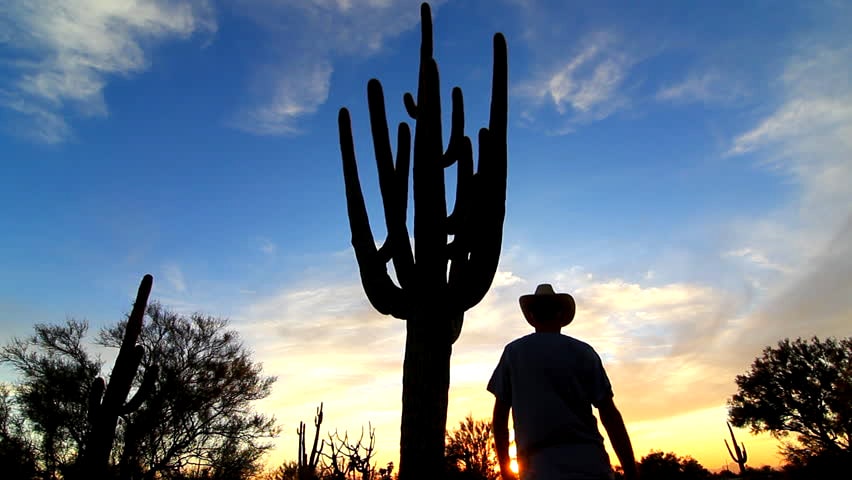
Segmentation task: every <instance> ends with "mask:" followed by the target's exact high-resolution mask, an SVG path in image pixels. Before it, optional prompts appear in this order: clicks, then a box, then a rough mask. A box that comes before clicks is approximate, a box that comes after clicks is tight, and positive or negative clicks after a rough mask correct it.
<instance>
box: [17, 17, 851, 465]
mask: <svg viewBox="0 0 852 480" xmlns="http://www.w3.org/2000/svg"><path fill="white" fill-rule="evenodd" d="M431 3H432V5H433V13H434V23H435V39H436V44H435V55H436V58H437V60H438V64H439V68H440V72H441V81H442V95H443V96H444V97H443V98H444V111H445V117H446V116H447V114H448V112H449V103H448V102H447V100H448V99H449V93H450V90H451V88H452V87H453V86H456V85H458V86H460V87H462V89H463V91H464V94H465V103H466V105H465V106H466V113H467V117H466V125H467V133H468V135H471V136H472V137H473V138H474V141H475V132H476V130H477V129H478V128H479V127H481V126H485V125H486V124H487V121H488V111H487V107H488V103H489V101H490V92H491V85H490V82H491V80H490V78H491V67H492V56H491V55H492V53H491V45H492V44H491V38H492V35H493V33H494V32H497V31H501V32H504V33H505V35H506V38H507V40H508V45H509V89H510V91H509V95H510V99H509V109H510V111H509V178H508V193H507V195H508V206H507V214H506V224H505V228H504V242H503V253H502V257H501V261H500V267H499V271H498V274H497V276H496V278H495V280H494V284H493V286H492V289H491V291H490V292H489V294H488V296H487V297H486V298H485V300H484V301H483V302H482V303H481V304H480V305H478V306H477V307H475V308H474V309H472V310H471V311H469V312H468V314H467V315H466V321H465V325H464V329H463V331H462V334H461V338H460V339H459V341H458V342H457V343H456V345H455V348H454V355H453V365H452V373H451V375H452V387H451V392H450V406H449V426H450V427H452V426H454V425H456V424H457V423H458V422H459V421H460V420H461V419H462V418H463V417H464V416H465V415H467V414H468V413H471V414H473V416H474V417H476V418H482V419H486V418H489V416H490V412H491V407H492V400H493V397H491V395H490V394H489V393H488V392H487V391H486V390H485V385H486V383H487V381H488V378H489V376H490V374H491V371H492V369H493V368H494V366H495V365H496V362H497V360H498V358H499V356H500V353H501V351H502V348H503V346H504V345H505V344H506V343H507V342H509V341H511V340H512V339H514V338H516V337H518V336H521V335H524V334H526V333H528V332H530V331H531V328H530V327H529V326H528V325H527V324H526V323H525V322H524V320H523V317H522V316H521V315H520V311H519V308H518V304H517V298H518V296H519V295H521V294H524V293H528V292H531V291H532V290H533V289H534V288H535V285H536V284H538V283H541V282H550V283H553V284H554V286H555V287H556V288H557V289H558V290H562V291H567V292H570V293H572V294H573V295H574V296H575V298H576V300H577V304H578V311H577V316H576V319H575V321H574V323H573V324H571V325H570V326H569V327H568V328H566V329H565V330H564V332H563V333H566V334H568V335H572V336H576V337H577V338H580V339H582V340H584V341H586V342H588V343H590V344H591V345H592V346H594V347H595V348H596V349H597V351H598V352H599V353H600V354H601V356H602V358H603V360H604V365H605V367H606V369H607V371H608V373H609V376H610V378H611V380H612V383H613V386H614V391H615V400H616V404H617V405H618V406H619V407H620V408H621V410H622V413H623V415H624V418H625V420H626V422H627V427H628V431H629V432H630V433H631V436H632V439H633V444H634V448H635V450H636V453H637V459H638V458H639V457H641V456H643V455H645V454H647V453H648V452H649V451H650V450H651V449H655V450H663V451H673V452H675V453H677V454H679V455H691V456H693V457H694V458H696V459H697V460H698V461H700V462H701V463H702V464H703V465H705V466H706V467H708V468H711V469H716V468H719V467H722V466H724V465H725V462H726V460H728V454H727V452H726V451H725V447H724V444H723V443H722V439H723V438H725V437H726V435H727V430H726V427H725V419H726V409H725V401H726V399H728V398H729V397H730V396H731V395H732V394H733V393H735V391H736V385H735V383H734V377H735V376H736V375H737V374H739V373H744V372H745V371H747V369H748V367H749V365H750V364H751V362H752V360H753V359H754V358H755V357H756V356H758V355H759V354H760V352H761V350H762V349H763V348H764V347H765V346H768V345H774V344H775V343H776V342H777V341H778V340H780V339H783V338H784V337H791V338H794V337H798V336H803V337H810V336H813V335H819V336H820V337H826V336H844V337H845V336H849V335H852V321H850V320H852V295H850V294H849V292H850V291H852V186H850V185H852V29H850V28H849V26H850V25H852V7H850V5H849V4H848V2H842V1H813V2H781V1H773V2H769V1H752V2H680V1H669V2H666V1H658V2H626V1H625V2H567V1H561V0H552V1H545V0H459V1H435V2H431ZM743 3H745V5H743ZM418 5H419V2H417V1H413V0H407V1H403V0H279V1H274V0H231V1H205V0H198V1H195V0H164V1H141V0H139V1H131V0H38V1H32V0H6V1H3V2H2V3H0V230H2V234H0V342H2V343H6V342H7V341H8V340H9V339H10V338H12V337H13V336H24V335H28V334H29V333H31V331H32V325H33V324H34V323H39V322H42V323H44V322H47V323H58V322H63V321H64V320H65V318H66V317H74V318H78V319H86V320H88V321H89V323H90V325H91V328H92V330H94V331H96V330H97V329H99V328H100V327H101V326H104V325H109V324H112V323H114V322H115V321H117V320H119V319H121V318H122V316H123V315H124V314H125V313H126V312H127V311H129V308H130V304H131V302H132V300H133V296H134V295H135V292H136V288H137V286H138V283H139V280H140V279H141V277H142V275H144V274H145V273H151V274H153V275H154V279H155V280H154V289H153V294H152V298H154V299H157V300H159V301H161V302H162V303H163V304H164V305H166V306H168V307H170V308H172V309H174V310H178V311H181V312H187V313H189V312H193V311H198V312H203V313H207V314H211V315H215V316H221V317H227V318H229V319H230V320H231V324H232V326H233V327H234V328H235V329H237V330H238V331H239V332H240V334H241V336H242V338H243V339H244V340H245V342H246V345H247V346H249V347H250V348H251V349H252V350H253V351H254V353H255V358H256V360H257V361H260V362H262V363H263V366H264V371H265V373H267V374H270V375H276V376H277V377H278V381H277V383H276V384H275V387H274V390H273V393H272V395H271V396H270V397H269V398H268V399H267V400H265V401H263V402H262V403H261V404H259V405H258V408H259V409H261V410H262V411H264V412H266V413H269V414H274V415H275V416H276V417H277V418H278V420H279V422H280V425H281V426H282V428H283V433H282V435H281V437H280V438H279V439H277V440H276V443H277V445H278V447H277V448H276V449H275V450H274V451H273V452H272V453H271V454H270V456H269V461H270V462H272V463H277V462H280V461H282V460H285V459H294V458H295V454H296V435H295V428H296V426H297V425H298V422H299V421H300V420H304V421H306V422H310V421H311V420H312V418H313V414H314V409H315V407H316V406H317V405H318V404H319V403H320V402H324V403H325V414H326V415H325V424H324V427H327V428H328V429H329V430H333V429H335V428H337V429H339V430H341V431H343V430H347V429H348V430H349V431H350V432H351V433H353V432H354V433H357V432H359V431H360V428H361V426H362V425H364V426H366V425H367V424H368V422H370V423H371V424H372V426H374V427H375V428H376V436H377V448H378V459H379V461H380V462H381V463H385V462H387V461H396V458H397V452H398V441H399V416H400V404H401V401H400V399H401V378H402V357H403V344H404V336H405V326H404V324H403V322H402V321H400V320H397V319H394V318H390V317H383V316H381V315H379V314H377V313H376V312H375V311H374V310H373V309H372V308H371V307H370V305H369V304H368V302H367V301H366V298H365V296H364V293H363V290H362V288H361V285H360V283H359V279H358V271H357V266H356V264H355V260H354V256H353V253H352V250H351V247H350V245H349V237H350V235H349V225H348V221H347V218H346V209H345V200H344V195H343V179H342V173H341V162H340V153H339V146H338V139H337V124H336V121H337V112H338V109H339V108H340V107H341V106H346V107H348V108H349V109H350V111H351V112H352V121H353V128H354V137H355V145H356V150H357V154H358V159H359V165H360V172H361V179H362V183H363V186H364V191H365V195H366V196H367V201H368V209H369V212H370V215H371V220H372V223H373V227H374V231H375V232H376V238H377V239H381V238H383V236H384V222H383V217H382V215H383V212H382V210H381V204H380V197H379V193H378V186H377V179H376V171H375V167H374V157H373V151H372V139H371V137H370V134H369V122H368V111H367V102H366V86H367V81H368V80H369V79H370V78H373V77H376V78H379V79H380V80H381V81H382V83H383V85H384V89H385V96H386V102H387V108H388V116H389V122H390V123H391V124H392V125H393V124H396V123H397V122H399V121H403V120H408V117H407V116H406V115H404V109H403V104H402V95H403V93H405V92H407V91H412V92H413V91H414V90H415V88H416V81H417V61H418V59H417V51H418V46H419V42H420V36H419V28H418V26H419V8H418ZM445 120H447V118H445ZM394 130H395V129H394ZM394 137H395V135H394ZM393 141H394V142H395V138H394V139H393ZM454 173H455V172H454V171H453V170H449V171H448V178H449V177H451V176H453V175H454ZM410 220H411V212H410V211H409V221H410ZM0 378H2V379H3V380H6V381H11V380H13V379H14V375H13V373H12V372H11V370H8V369H5V368H4V369H3V370H0ZM737 434H738V438H740V439H741V440H743V441H744V442H745V443H746V447H747V448H748V450H749V453H750V459H749V464H750V465H752V466H760V465H763V464H770V465H777V463H778V462H779V457H778V456H777V454H776V450H777V445H778V444H777V442H776V441H775V440H773V439H771V438H769V437H767V436H761V437H752V436H750V435H748V432H747V431H746V430H738V431H737ZM611 456H612V460H613V462H615V461H616V459H615V456H614V455H611Z"/></svg>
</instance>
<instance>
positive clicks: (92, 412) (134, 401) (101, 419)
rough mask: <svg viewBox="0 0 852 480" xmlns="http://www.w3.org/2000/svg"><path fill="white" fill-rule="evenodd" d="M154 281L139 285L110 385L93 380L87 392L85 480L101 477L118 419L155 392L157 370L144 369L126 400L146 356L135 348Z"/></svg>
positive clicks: (151, 278) (102, 380) (141, 348)
mask: <svg viewBox="0 0 852 480" xmlns="http://www.w3.org/2000/svg"><path fill="white" fill-rule="evenodd" d="M153 282H154V278H153V277H152V276H151V275H145V276H144V277H143V278H142V282H141V283H140V284H139V291H138V292H137V294H136V301H135V302H134V303H133V310H132V311H131V313H130V317H129V318H128V320H127V326H126V328H125V332H124V339H123V341H122V342H121V348H120V349H119V351H118V357H117V358H116V359H115V365H114V366H113V367H112V373H111V374H110V377H109V384H107V383H106V382H105V381H104V379H103V378H100V377H98V378H96V379H95V380H94V381H93V382H92V386H91V390H90V391H89V409H88V419H89V423H90V425H91V430H90V431H89V434H88V435H87V437H86V443H85V445H84V449H83V452H82V462H81V463H82V467H83V470H82V472H83V474H84V475H85V476H86V478H102V477H103V476H104V475H105V473H106V469H107V466H108V464H109V455H110V452H111V451H112V445H113V442H114V441H115V428H116V426H117V425H118V417H119V416H123V415H126V414H128V413H131V412H133V411H135V410H137V409H138V408H139V407H140V406H141V405H142V402H144V401H145V399H146V398H147V397H148V396H149V395H150V393H151V392H152V391H153V389H154V382H155V381H156V378H157V374H158V372H159V369H158V367H157V366H152V367H150V368H148V369H146V370H145V375H144V377H143V379H142V385H141V386H140V387H139V389H138V390H137V392H136V394H135V395H133V397H132V398H131V399H130V400H127V401H125V400H126V398H127V395H128V394H129V393H130V388H131V387H132V385H133V379H134V378H135V377H136V371H137V369H138V368H139V364H140V362H141V361H142V356H143V355H144V353H145V349H144V347H142V345H136V341H137V340H138V338H139V334H140V333H141V332H142V320H143V318H144V316H145V308H146V306H147V304H148V296H149V295H150V294H151V286H152V285H153Z"/></svg>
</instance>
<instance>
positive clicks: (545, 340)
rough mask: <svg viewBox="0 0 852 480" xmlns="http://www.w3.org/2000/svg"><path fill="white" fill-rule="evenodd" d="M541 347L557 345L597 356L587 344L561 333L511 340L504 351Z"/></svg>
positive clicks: (532, 334) (539, 334) (531, 335)
mask: <svg viewBox="0 0 852 480" xmlns="http://www.w3.org/2000/svg"><path fill="white" fill-rule="evenodd" d="M543 345H557V346H559V348H565V349H570V350H574V351H578V352H583V353H588V354H597V351H596V350H595V349H594V347H592V346H591V345H589V344H588V343H586V342H584V341H582V340H580V339H577V338H574V337H572V336H570V335H565V334H562V333H536V332H533V333H530V334H528V335H524V336H523V337H520V338H517V339H515V340H512V341H511V342H509V343H508V344H507V345H506V350H507V351H511V350H516V349H525V348H537V347H539V346H543Z"/></svg>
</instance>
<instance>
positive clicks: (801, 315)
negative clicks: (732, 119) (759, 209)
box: [728, 42, 852, 349]
mask: <svg viewBox="0 0 852 480" xmlns="http://www.w3.org/2000/svg"><path fill="white" fill-rule="evenodd" d="M850 59H852V49H850V48H849V47H843V48H835V47H827V46H825V45H818V44H814V43H813V42H808V43H806V44H805V45H803V46H802V48H801V53H800V54H798V55H796V56H794V57H793V58H791V59H790V60H789V61H788V62H787V65H786V67H785V69H784V71H783V73H782V75H781V80H782V91H781V95H780V99H779V102H778V106H777V107H776V108H775V109H774V111H772V112H771V113H770V114H768V115H767V116H765V117H763V118H761V119H759V120H758V121H757V122H756V125H755V126H754V127H752V128H750V129H748V130H747V131H745V132H744V133H742V134H740V135H737V136H736V137H735V138H734V139H733V141H732V142H731V147H730V149H729V151H728V154H729V155H736V156H745V154H748V155H749V156H750V157H753V158H755V159H757V161H758V162H760V163H761V164H763V165H768V166H771V167H772V168H774V169H775V171H776V172H780V173H781V174H782V175H784V176H785V177H786V179H787V180H788V181H789V182H790V183H792V185H793V187H794V191H795V193H794V197H793V200H792V201H790V202H789V203H788V204H785V205H782V206H780V207H779V208H778V209H777V211H774V212H772V213H771V214H770V215H767V216H766V217H765V218H759V219H755V218H743V219H740V220H739V221H738V222H737V226H736V227H735V232H736V235H735V238H737V239H739V242H740V244H741V245H746V246H748V247H738V248H734V249H732V250H733V251H739V252H745V253H746V255H745V256H751V257H752V260H758V261H759V260H761V258H760V256H759V255H758V256H757V257H754V255H752V253H753V252H765V251H768V252H771V253H768V254H767V255H766V257H765V260H766V261H767V262H768V263H769V264H780V265H784V266H785V267H786V268H785V269H784V270H782V271H781V272H780V273H783V274H782V275H775V276H773V277H772V278H771V280H772V281H771V284H769V285H768V286H767V291H766V293H765V295H764V296H763V297H764V298H763V302H762V303H761V304H760V305H759V306H758V307H757V308H756V309H755V311H754V312H753V313H752V315H750V316H749V317H748V318H747V319H746V322H745V323H744V325H743V330H742V332H743V333H742V336H743V341H742V342H740V345H742V346H743V348H751V349H754V348H756V347H757V346H759V345H760V344H761V343H766V342H772V341H775V340H777V339H778V338H781V337H783V336H790V337H795V336H810V335H813V334H819V335H821V336H826V335H845V334H848V329H847V328H845V327H844V325H845V323H847V322H846V320H848V318H849V316H850V315H852V299H851V298H850V296H849V291H850V289H852V262H851V261H850V255H852V252H850V247H849V245H852V188H850V187H849V186H850V185H852V67H850V61H849V60H850ZM770 259H771V261H770Z"/></svg>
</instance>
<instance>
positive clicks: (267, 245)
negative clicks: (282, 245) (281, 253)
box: [260, 238, 278, 255]
mask: <svg viewBox="0 0 852 480" xmlns="http://www.w3.org/2000/svg"><path fill="white" fill-rule="evenodd" d="M260 251H261V252H263V253H265V254H267V255H275V253H276V252H277V251H278V245H276V244H275V242H273V241H272V240H270V239H268V238H261V239H260Z"/></svg>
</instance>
